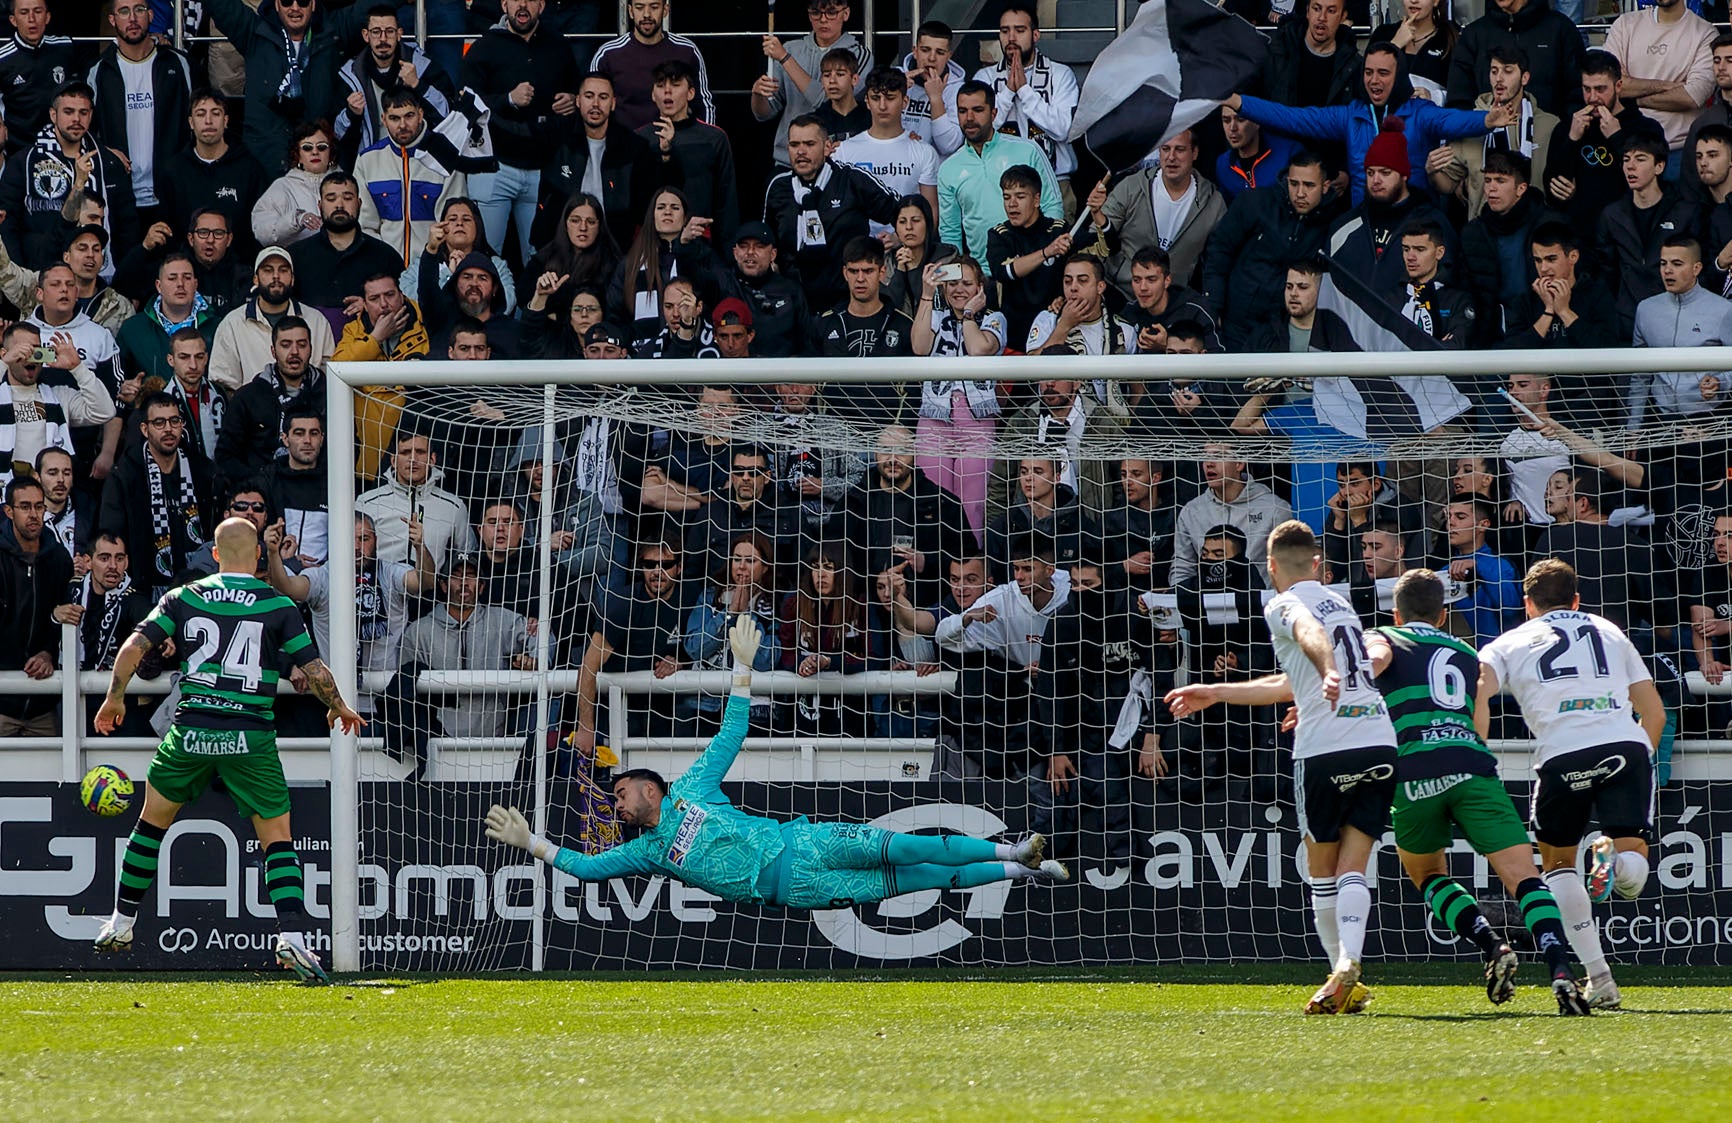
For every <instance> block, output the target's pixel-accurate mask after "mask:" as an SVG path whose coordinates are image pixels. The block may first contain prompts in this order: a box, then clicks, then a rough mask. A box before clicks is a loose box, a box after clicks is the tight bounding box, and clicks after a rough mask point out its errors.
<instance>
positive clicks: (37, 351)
mask: <svg viewBox="0 0 1732 1123" xmlns="http://www.w3.org/2000/svg"><path fill="white" fill-rule="evenodd" d="M30 361H31V362H33V363H39V364H41V365H43V366H46V365H48V364H49V363H52V362H53V361H54V348H52V347H32V348H31V349H30Z"/></svg>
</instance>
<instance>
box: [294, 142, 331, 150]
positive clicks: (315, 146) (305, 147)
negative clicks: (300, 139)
mask: <svg viewBox="0 0 1732 1123" xmlns="http://www.w3.org/2000/svg"><path fill="white" fill-rule="evenodd" d="M330 150H331V146H330V145H329V144H327V143H326V142H324V141H322V140H321V141H319V143H317V144H303V145H301V151H302V152H329V151H330Z"/></svg>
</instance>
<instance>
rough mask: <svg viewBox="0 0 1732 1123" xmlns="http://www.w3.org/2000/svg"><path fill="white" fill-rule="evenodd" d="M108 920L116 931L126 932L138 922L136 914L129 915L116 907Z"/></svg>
mask: <svg viewBox="0 0 1732 1123" xmlns="http://www.w3.org/2000/svg"><path fill="white" fill-rule="evenodd" d="M108 922H109V923H110V924H112V925H114V930H115V931H116V932H124V931H126V930H127V929H128V928H131V927H132V926H133V925H134V924H137V923H138V918H137V917H136V916H127V915H126V914H125V913H123V912H121V911H120V910H119V909H115V910H114V912H113V914H111V915H110V916H109V918H108Z"/></svg>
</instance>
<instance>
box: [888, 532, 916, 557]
mask: <svg viewBox="0 0 1732 1123" xmlns="http://www.w3.org/2000/svg"><path fill="white" fill-rule="evenodd" d="M912 549H914V536H913V535H912V534H898V535H896V536H895V537H894V538H892V539H890V552H891V553H900V552H901V551H903V550H912Z"/></svg>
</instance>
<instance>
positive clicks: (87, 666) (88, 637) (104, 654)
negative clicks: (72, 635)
mask: <svg viewBox="0 0 1732 1123" xmlns="http://www.w3.org/2000/svg"><path fill="white" fill-rule="evenodd" d="M131 591H132V578H131V577H130V576H128V575H127V574H124V573H123V574H121V575H120V584H118V585H116V586H115V587H114V588H112V589H110V590H108V592H106V593H103V594H102V614H101V615H100V616H98V615H96V614H95V613H93V612H91V611H90V610H91V609H92V608H93V607H94V606H93V605H92V604H91V603H90V593H91V585H90V575H89V574H85V576H84V582H83V584H82V585H81V586H80V587H79V591H78V603H79V604H81V605H83V606H84V609H85V615H84V626H83V627H82V628H80V629H78V669H79V670H82V671H108V670H113V669H114V653H115V644H116V641H118V640H119V639H120V634H119V633H120V614H121V612H122V610H124V609H125V608H126V595H127V594H128V593H130V592H131ZM93 622H94V624H95V631H94V633H92V631H91V625H92V623H93ZM91 652H94V654H91ZM87 659H88V661H87Z"/></svg>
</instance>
